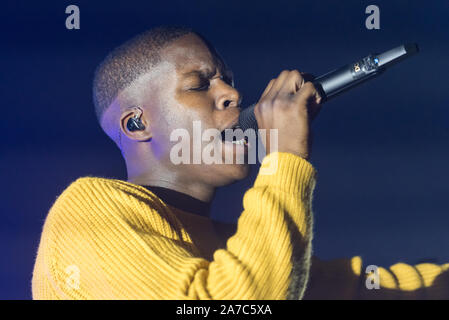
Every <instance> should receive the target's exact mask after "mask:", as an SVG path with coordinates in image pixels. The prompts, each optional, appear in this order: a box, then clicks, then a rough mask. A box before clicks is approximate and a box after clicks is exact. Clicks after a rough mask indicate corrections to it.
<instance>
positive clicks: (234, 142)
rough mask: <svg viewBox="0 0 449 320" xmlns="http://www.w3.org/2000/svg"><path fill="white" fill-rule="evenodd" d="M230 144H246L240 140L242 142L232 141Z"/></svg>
mask: <svg viewBox="0 0 449 320" xmlns="http://www.w3.org/2000/svg"><path fill="white" fill-rule="evenodd" d="M232 143H233V144H244V145H246V144H247V143H246V140H245V139H242V140H239V141H232Z"/></svg>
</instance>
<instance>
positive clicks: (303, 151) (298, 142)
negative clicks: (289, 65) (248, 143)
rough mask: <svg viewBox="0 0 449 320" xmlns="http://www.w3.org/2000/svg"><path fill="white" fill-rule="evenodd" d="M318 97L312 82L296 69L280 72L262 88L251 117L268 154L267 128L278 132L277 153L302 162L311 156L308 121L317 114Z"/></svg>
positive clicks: (268, 139) (318, 107) (268, 131)
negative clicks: (291, 154) (261, 133)
mask: <svg viewBox="0 0 449 320" xmlns="http://www.w3.org/2000/svg"><path fill="white" fill-rule="evenodd" d="M320 102H321V97H320V95H319V93H318V91H317V90H316V89H315V86H314V85H313V84H312V83H311V82H304V78H303V76H302V75H301V73H300V72H299V71H297V70H293V71H287V70H285V71H282V72H281V73H280V74H279V76H278V77H277V78H276V79H273V80H271V81H270V82H269V83H268V86H267V87H266V88H265V90H264V92H263V93H262V96H261V98H260V100H259V102H258V103H257V104H256V105H255V107H254V116H255V119H256V121H257V124H258V127H259V128H260V129H266V130H267V131H266V133H267V134H266V135H261V138H262V142H263V144H264V146H265V149H266V151H267V153H269V152H270V151H272V150H271V147H270V135H269V134H270V129H277V130H278V148H277V151H279V152H289V153H293V154H296V155H298V156H300V157H302V158H304V159H308V158H309V155H310V143H309V142H310V141H309V140H310V139H309V137H310V125H309V122H310V120H311V119H313V118H314V117H315V116H316V115H317V114H318V112H319V109H320Z"/></svg>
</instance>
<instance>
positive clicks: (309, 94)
mask: <svg viewBox="0 0 449 320" xmlns="http://www.w3.org/2000/svg"><path fill="white" fill-rule="evenodd" d="M293 100H294V101H295V103H304V104H305V105H309V104H310V102H312V104H313V105H315V104H316V105H319V104H320V103H321V96H320V94H319V93H318V91H317V90H316V88H315V86H314V85H313V83H312V82H305V83H304V85H303V86H302V88H301V89H300V90H299V91H298V92H297V93H296V94H295V96H294V98H293Z"/></svg>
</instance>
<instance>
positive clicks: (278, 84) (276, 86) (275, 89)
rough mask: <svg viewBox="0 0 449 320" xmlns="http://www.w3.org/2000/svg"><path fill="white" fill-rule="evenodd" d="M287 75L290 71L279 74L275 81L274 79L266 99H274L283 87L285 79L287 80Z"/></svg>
mask: <svg viewBox="0 0 449 320" xmlns="http://www.w3.org/2000/svg"><path fill="white" fill-rule="evenodd" d="M289 73H290V71H288V70H284V71H282V72H281V73H280V74H279V76H278V77H277V78H276V79H274V82H273V85H272V86H271V88H270V90H268V92H267V94H266V97H267V98H275V97H276V96H277V95H278V93H279V90H280V89H281V88H282V86H283V85H284V82H285V79H287V77H288V75H289Z"/></svg>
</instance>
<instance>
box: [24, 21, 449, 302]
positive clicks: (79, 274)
mask: <svg viewBox="0 0 449 320" xmlns="http://www.w3.org/2000/svg"><path fill="white" fill-rule="evenodd" d="M93 94H94V102H95V110H96V114H97V116H98V120H99V122H100V125H101V127H102V128H103V130H104V131H105V133H106V134H107V135H108V136H109V137H110V138H111V139H112V140H113V141H114V142H115V143H116V144H117V146H118V147H119V148H120V150H121V152H122V154H123V157H124V159H125V161H126V167H127V174H128V179H127V181H122V180H116V179H109V178H101V177H83V178H79V179H77V180H76V181H75V182H73V183H72V184H70V186H69V187H68V188H67V189H66V190H65V191H64V192H63V193H62V194H61V195H60V196H59V197H58V199H57V200H56V202H55V203H54V204H53V206H52V208H51V210H50V212H49V214H48V216H47V218H46V221H45V225H44V228H43V232H42V237H41V241H40V245H39V250H38V255H37V258H36V263H35V267H34V272H33V281H32V292H33V298H34V299H301V298H401V297H406V298H422V297H426V298H429V297H430V298H432V297H433V298H449V286H448V275H447V274H448V272H447V270H448V269H449V264H445V265H442V266H438V265H433V264H421V265H417V266H409V265H405V264H397V265H395V266H392V267H391V268H389V269H384V268H379V269H378V270H377V273H376V274H374V276H377V277H378V278H376V279H377V280H376V279H374V280H373V281H374V282H376V281H378V285H379V286H378V287H379V288H380V289H375V288H374V289H373V290H369V288H367V286H366V285H365V284H366V280H367V279H366V275H365V273H364V269H363V266H362V262H361V260H360V258H359V257H354V258H352V259H340V260H334V261H329V262H324V261H321V260H319V259H316V258H314V257H312V255H311V252H312V250H311V240H312V220H313V219H312V212H311V202H312V193H313V189H314V186H315V178H316V172H315V169H314V168H313V167H312V165H311V164H310V163H309V162H308V159H309V155H310V147H311V146H310V139H309V135H310V121H311V120H312V119H313V118H314V117H315V115H316V114H317V113H318V111H319V109H320V101H321V98H320V96H319V94H318V93H317V91H316V90H315V88H314V86H313V84H312V83H311V82H307V81H304V79H303V75H302V74H301V73H300V72H298V71H296V70H295V71H283V72H281V73H280V74H279V76H278V77H277V78H275V79H273V80H271V81H270V82H269V83H268V86H267V87H266V89H265V91H264V92H263V94H262V96H261V98H260V100H259V102H258V103H257V105H256V108H255V115H256V119H257V123H258V125H259V128H260V129H266V130H270V129H275V130H277V150H276V151H272V149H273V148H271V146H270V142H271V139H270V137H266V138H265V139H263V141H264V144H265V147H266V150H267V155H266V156H265V158H264V159H263V161H262V165H261V171H260V172H259V174H258V176H257V178H256V180H255V182H254V185H253V187H252V188H250V189H249V190H248V191H247V192H246V193H245V196H244V200H243V206H244V211H243V212H242V213H241V215H240V217H239V219H238V224H237V225H236V226H231V227H229V226H228V225H225V224H222V223H218V222H215V221H213V220H212V219H211V218H210V213H209V208H210V203H211V201H212V198H213V195H214V192H215V188H217V187H220V186H224V185H227V184H230V183H232V182H234V181H236V180H239V179H243V178H245V177H246V175H247V173H248V165H247V164H240V163H238V162H237V161H232V163H225V161H223V162H222V163H208V164H206V163H204V162H202V161H201V162H199V163H197V162H194V161H190V162H188V163H180V164H179V163H174V162H173V161H172V155H173V153H172V149H173V147H174V145H175V144H176V141H173V139H172V138H171V135H172V133H173V132H174V130H177V129H184V130H186V131H187V132H188V133H189V139H190V142H191V145H192V146H193V145H194V144H195V143H197V145H198V143H199V146H200V149H201V150H200V151H202V152H204V151H205V148H206V147H207V141H202V140H201V136H200V138H199V139H200V141H197V140H198V135H195V133H194V132H193V131H194V122H198V121H199V122H200V123H201V127H202V129H203V130H206V129H210V128H212V129H216V131H217V132H218V133H220V132H223V131H224V130H226V129H234V128H235V127H236V124H237V119H238V116H239V112H240V109H239V107H240V95H239V92H238V91H237V90H236V89H235V88H234V86H233V79H232V73H231V71H230V70H229V69H228V68H227V66H226V65H225V63H224V61H223V60H222V58H221V57H220V56H219V55H218V53H217V52H216V51H215V50H214V48H213V47H212V46H211V45H210V44H209V43H208V42H207V41H206V40H205V39H204V38H203V37H201V36H200V35H198V34H197V33H195V32H193V31H192V30H190V29H187V28H182V27H158V28H154V29H152V30H150V31H147V32H145V33H143V34H141V35H138V36H137V37H135V38H133V39H131V40H129V41H128V42H126V43H124V44H123V45H121V46H119V47H118V48H116V49H114V50H113V51H112V52H111V53H110V54H109V55H108V56H107V57H106V58H105V59H104V61H103V62H102V63H101V64H100V66H99V67H98V68H97V71H96V74H95V79H94V88H93ZM219 136H220V137H221V135H220V134H219ZM195 139H196V140H195ZM220 139H221V138H220ZM220 144H221V145H220V147H221V148H220V149H221V150H222V152H223V154H222V156H223V159H224V158H225V154H226V153H229V152H230V153H231V154H232V156H233V157H232V159H233V160H235V159H236V158H237V157H238V156H241V155H242V154H247V153H248V145H247V144H246V142H245V141H225V140H223V141H221V140H220ZM192 149H193V147H192V148H191V149H190V150H192ZM191 157H192V155H189V158H191ZM269 167H275V168H276V170H274V171H273V172H270V173H269V174H268V173H267V174H263V173H262V170H263V169H264V168H269ZM375 284H376V283H375Z"/></svg>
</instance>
